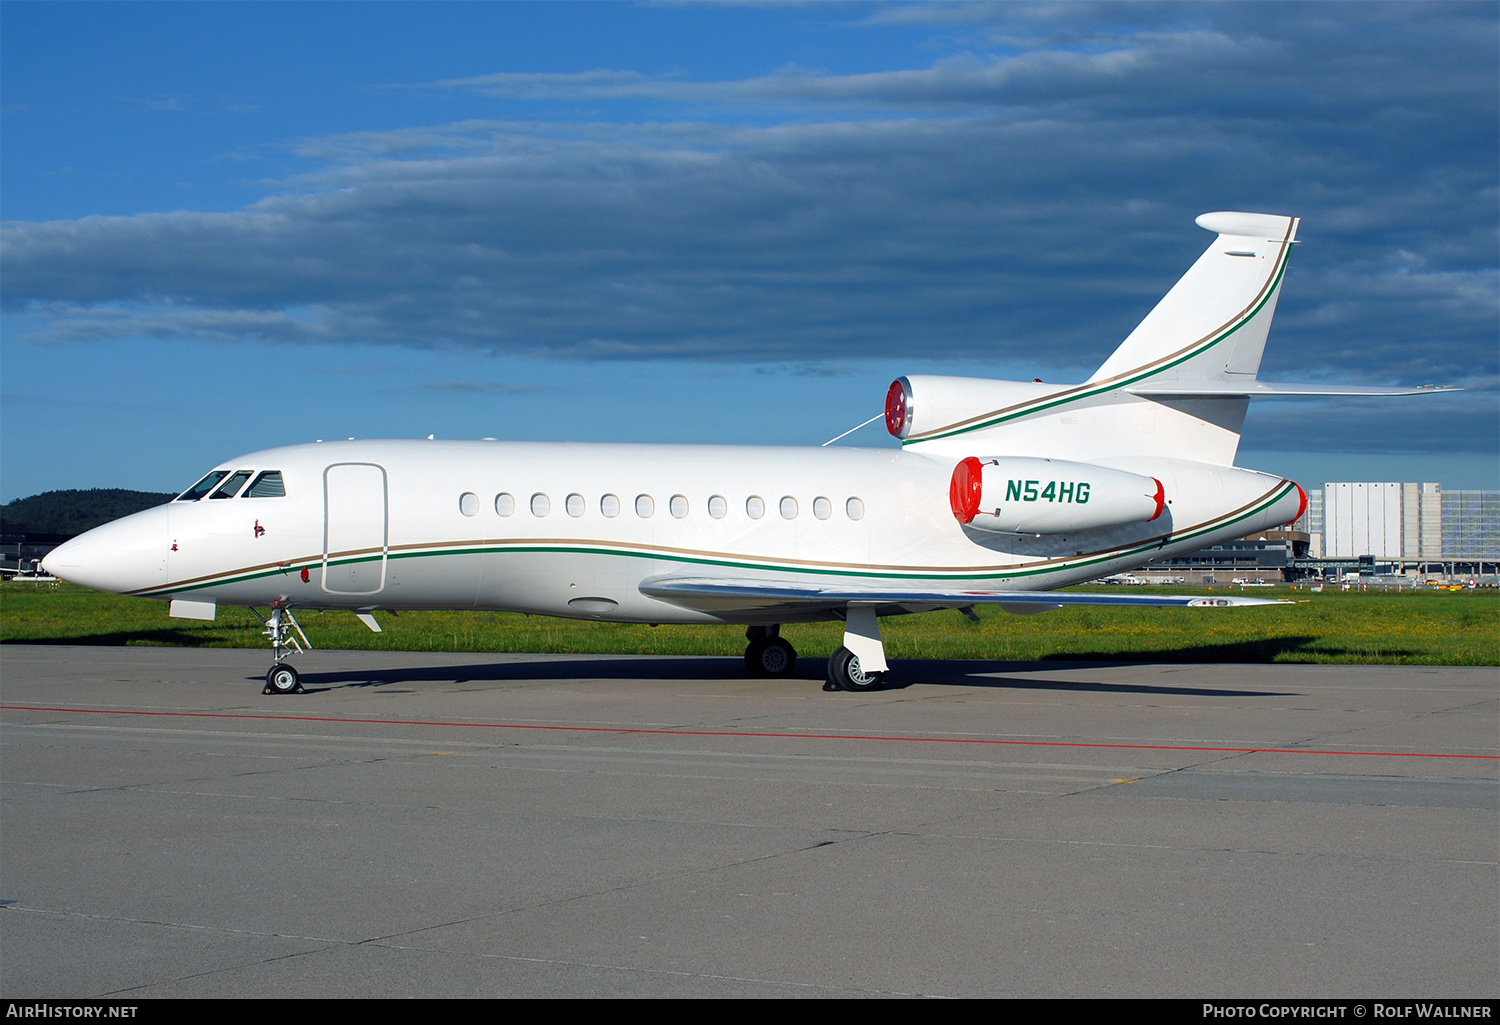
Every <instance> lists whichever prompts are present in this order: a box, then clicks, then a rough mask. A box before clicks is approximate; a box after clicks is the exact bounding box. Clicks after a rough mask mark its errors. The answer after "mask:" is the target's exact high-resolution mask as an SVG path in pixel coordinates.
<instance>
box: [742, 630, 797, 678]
mask: <svg viewBox="0 0 1500 1025" xmlns="http://www.w3.org/2000/svg"><path fill="white" fill-rule="evenodd" d="M745 668H746V669H748V670H750V675H751V676H772V677H779V676H791V675H792V671H793V670H794V669H796V668H797V649H795V648H793V647H792V646H791V645H790V644H788V643H787V642H786V641H785V640H783V639H782V638H780V637H768V638H765V639H762V640H755V641H751V642H750V646H749V647H748V648H746V649H745Z"/></svg>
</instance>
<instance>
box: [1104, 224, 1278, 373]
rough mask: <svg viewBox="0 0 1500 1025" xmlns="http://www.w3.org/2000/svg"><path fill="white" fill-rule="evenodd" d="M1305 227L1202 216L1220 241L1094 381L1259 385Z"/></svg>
mask: <svg viewBox="0 0 1500 1025" xmlns="http://www.w3.org/2000/svg"><path fill="white" fill-rule="evenodd" d="M1297 224H1298V219H1297V218H1295V217H1284V216H1280V215H1276V214H1251V213H1234V212H1225V211H1221V212H1219V213H1209V214H1204V215H1203V216H1202V217H1199V218H1198V226H1199V227H1200V228H1204V229H1206V230H1208V231H1212V232H1214V233H1215V234H1216V235H1217V236H1218V237H1217V238H1215V239H1214V241H1213V244H1212V245H1210V246H1209V247H1208V250H1207V251H1206V252H1205V253H1204V254H1203V255H1202V256H1200V257H1199V258H1198V262H1196V263H1194V264H1193V266H1192V267H1191V268H1190V269H1189V270H1188V272H1187V273H1186V274H1184V275H1183V276H1182V279H1181V280H1179V281H1178V282H1177V284H1176V285H1174V286H1172V290H1171V291H1170V292H1168V293H1167V294H1166V296H1165V297H1164V298H1163V299H1162V301H1161V302H1159V303H1157V304H1156V308H1155V309H1154V310H1152V311H1151V312H1150V313H1149V314H1147V316H1146V319H1145V320H1143V321H1141V323H1140V325H1139V326H1137V327H1136V329H1135V330H1134V331H1132V332H1131V333H1130V336H1129V337H1128V338H1126V339H1125V341H1124V342H1123V343H1122V344H1121V345H1120V347H1119V348H1118V349H1116V350H1115V352H1114V354H1113V355H1111V356H1110V357H1109V359H1107V360H1105V361H1104V365H1103V366H1101V367H1100V368H1099V370H1098V371H1097V372H1096V373H1095V374H1094V376H1093V377H1091V378H1089V382H1090V383H1095V382H1100V383H1102V382H1105V381H1119V383H1121V384H1125V383H1136V382H1141V381H1144V380H1146V379H1150V380H1151V381H1153V382H1163V383H1165V382H1168V381H1183V382H1189V381H1209V380H1218V381H1225V380H1229V381H1232V380H1247V379H1253V378H1254V377H1255V374H1256V372H1257V371H1258V370H1259V369H1260V357H1261V353H1262V352H1263V351H1264V350H1265V347H1266V334H1267V332H1268V331H1270V328H1271V317H1272V315H1273V314H1274V313H1275V312H1276V299H1277V296H1278V295H1279V294H1280V292H1281V279H1282V277H1283V276H1284V275H1285V273H1286V266H1287V260H1288V258H1289V256H1290V253H1291V247H1292V244H1293V243H1294V242H1295V241H1296V237H1297Z"/></svg>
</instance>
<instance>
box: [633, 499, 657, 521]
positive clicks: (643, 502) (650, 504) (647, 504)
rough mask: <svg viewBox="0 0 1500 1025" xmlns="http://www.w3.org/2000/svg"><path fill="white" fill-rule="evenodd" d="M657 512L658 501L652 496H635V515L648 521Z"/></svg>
mask: <svg viewBox="0 0 1500 1025" xmlns="http://www.w3.org/2000/svg"><path fill="white" fill-rule="evenodd" d="M654 512H656V501H655V500H654V499H653V498H652V497H651V496H650V495H636V496H635V514H636V515H637V516H639V517H640V518H641V519H646V518H647V517H648V516H650V515H651V514H652V513H654Z"/></svg>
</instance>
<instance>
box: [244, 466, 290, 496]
mask: <svg viewBox="0 0 1500 1025" xmlns="http://www.w3.org/2000/svg"><path fill="white" fill-rule="evenodd" d="M285 496H286V487H285V485H283V484H282V483H281V471H280V470H266V471H264V472H262V473H261V475H260V476H259V477H257V478H255V483H254V484H251V485H250V486H249V487H248V488H246V489H245V493H244V494H243V495H241V496H240V497H241V498H284V497H285Z"/></svg>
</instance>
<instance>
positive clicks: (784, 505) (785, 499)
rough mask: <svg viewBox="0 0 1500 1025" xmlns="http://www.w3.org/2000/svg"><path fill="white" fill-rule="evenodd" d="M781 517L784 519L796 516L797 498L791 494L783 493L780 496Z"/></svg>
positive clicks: (791, 518)
mask: <svg viewBox="0 0 1500 1025" xmlns="http://www.w3.org/2000/svg"><path fill="white" fill-rule="evenodd" d="M781 518H782V519H784V520H795V519H796V518H797V500H796V499H795V498H793V497H792V496H791V495H783V496H782V498H781Z"/></svg>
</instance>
